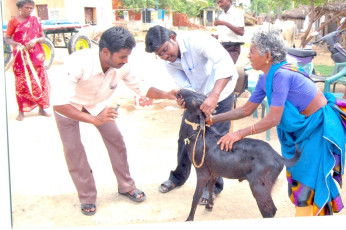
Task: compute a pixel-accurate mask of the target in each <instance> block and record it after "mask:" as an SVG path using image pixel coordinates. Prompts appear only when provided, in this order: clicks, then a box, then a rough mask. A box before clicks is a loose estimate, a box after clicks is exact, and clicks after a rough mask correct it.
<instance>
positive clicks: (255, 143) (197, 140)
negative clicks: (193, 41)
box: [177, 89, 301, 221]
mask: <svg viewBox="0 0 346 230" xmlns="http://www.w3.org/2000/svg"><path fill="white" fill-rule="evenodd" d="M180 96H182V97H183V98H184V100H185V107H186V109H187V110H186V120H185V125H184V127H183V128H182V132H183V136H184V138H185V145H186V147H187V150H188V154H189V158H190V160H191V162H193V164H194V166H195V168H196V172H197V186H196V191H195V194H194V196H193V201H192V206H191V211H190V214H189V216H188V218H187V221H192V220H193V219H194V215H195V212H196V207H197V204H198V201H199V200H200V198H201V196H202V193H203V188H204V187H205V185H206V184H207V183H208V189H209V195H210V196H209V203H208V204H207V206H206V208H207V209H212V208H213V198H212V194H213V193H212V191H213V186H214V183H215V178H216V177H218V176H219V177H225V178H229V179H238V180H239V181H242V180H247V181H248V182H249V185H250V188H251V191H252V194H253V196H254V198H255V199H256V202H257V205H258V208H259V210H260V212H261V214H262V216H263V217H274V216H275V213H276V207H275V204H274V202H273V199H272V197H271V191H272V188H273V185H274V183H275V181H276V179H277V177H278V176H279V174H280V172H281V171H282V169H283V167H284V165H286V166H287V167H291V166H293V165H294V164H296V163H297V161H298V160H299V157H300V154H301V151H299V150H298V148H297V150H296V154H295V156H294V157H293V158H292V159H286V158H283V157H282V156H280V155H279V154H278V153H277V152H276V151H275V150H274V149H273V148H272V147H271V146H270V145H269V144H268V143H266V142H264V141H262V140H256V139H251V138H245V139H242V140H240V141H238V142H236V143H234V145H233V148H232V150H230V151H228V152H227V151H222V150H221V149H220V147H219V146H218V145H217V141H218V140H219V139H220V137H221V135H219V134H217V133H216V132H215V130H214V129H213V128H212V127H205V116H204V114H203V112H202V111H201V110H200V109H199V108H200V105H201V104H202V103H203V101H204V100H205V98H206V97H205V96H204V95H201V94H197V93H195V92H192V91H190V90H184V89H183V90H180V91H179V92H178V93H177V97H180Z"/></svg>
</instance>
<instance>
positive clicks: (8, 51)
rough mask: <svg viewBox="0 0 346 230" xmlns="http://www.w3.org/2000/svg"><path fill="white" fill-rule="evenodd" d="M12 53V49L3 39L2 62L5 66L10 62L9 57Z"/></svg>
mask: <svg viewBox="0 0 346 230" xmlns="http://www.w3.org/2000/svg"><path fill="white" fill-rule="evenodd" d="M12 53H13V50H12V47H11V46H10V45H9V44H7V43H5V41H4V64H5V66H6V65H7V64H8V63H9V62H10V60H11V58H12Z"/></svg>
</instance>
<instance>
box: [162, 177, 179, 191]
mask: <svg viewBox="0 0 346 230" xmlns="http://www.w3.org/2000/svg"><path fill="white" fill-rule="evenodd" d="M176 187H177V186H176V185H175V184H174V183H173V182H172V181H171V180H166V181H165V182H163V183H162V184H161V186H160V189H159V190H160V192H162V193H166V192H169V191H171V190H173V189H175V188H176Z"/></svg>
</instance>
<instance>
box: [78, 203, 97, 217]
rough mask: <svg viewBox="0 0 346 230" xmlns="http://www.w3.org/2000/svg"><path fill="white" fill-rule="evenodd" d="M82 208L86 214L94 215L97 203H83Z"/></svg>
mask: <svg viewBox="0 0 346 230" xmlns="http://www.w3.org/2000/svg"><path fill="white" fill-rule="evenodd" d="M81 210H82V213H83V214H84V215H87V216H92V215H94V214H95V213H96V205H95V204H82V205H81Z"/></svg>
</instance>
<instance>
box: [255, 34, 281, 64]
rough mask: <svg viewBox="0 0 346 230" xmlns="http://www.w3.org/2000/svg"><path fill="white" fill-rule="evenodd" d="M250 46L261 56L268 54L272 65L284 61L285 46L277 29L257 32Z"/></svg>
mask: <svg viewBox="0 0 346 230" xmlns="http://www.w3.org/2000/svg"><path fill="white" fill-rule="evenodd" d="M251 44H252V45H254V46H255V47H256V48H257V50H258V52H259V53H260V54H261V55H265V54H266V53H268V52H269V53H270V54H271V56H272V63H273V64H278V63H280V62H283V61H285V60H286V54H287V50H286V45H285V41H284V39H283V37H282V34H281V31H280V30H278V29H269V30H259V31H257V32H255V33H254V34H253V36H252V38H251Z"/></svg>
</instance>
